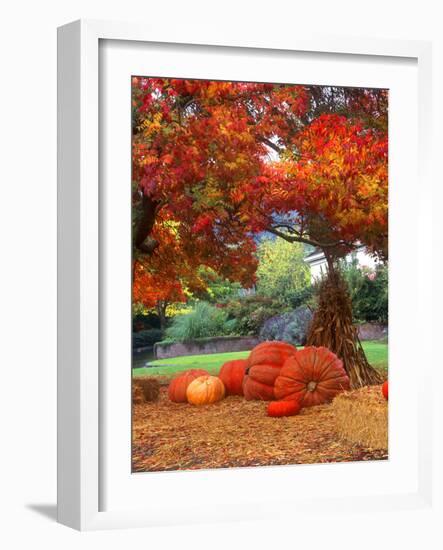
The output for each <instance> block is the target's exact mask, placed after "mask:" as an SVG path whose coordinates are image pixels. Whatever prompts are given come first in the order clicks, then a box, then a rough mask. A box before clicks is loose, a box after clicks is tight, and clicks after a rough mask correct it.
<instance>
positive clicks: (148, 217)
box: [134, 195, 160, 254]
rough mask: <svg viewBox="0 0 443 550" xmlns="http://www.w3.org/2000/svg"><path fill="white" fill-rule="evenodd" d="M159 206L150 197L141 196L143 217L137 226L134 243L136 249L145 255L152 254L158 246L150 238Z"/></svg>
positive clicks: (157, 202) (156, 242)
mask: <svg viewBox="0 0 443 550" xmlns="http://www.w3.org/2000/svg"><path fill="white" fill-rule="evenodd" d="M159 205H160V203H159V201H155V200H153V199H152V198H151V197H149V196H147V195H143V199H142V210H143V215H142V218H141V220H140V223H139V224H138V227H137V232H136V234H135V239H134V241H135V246H136V248H138V250H140V252H143V253H145V254H152V253H153V252H154V250H155V249H156V248H157V247H158V245H159V243H158V241H156V240H155V239H153V238H152V237H151V236H150V235H151V232H152V228H153V227H154V224H155V216H156V214H157V209H158V207H159Z"/></svg>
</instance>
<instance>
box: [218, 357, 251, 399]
mask: <svg viewBox="0 0 443 550" xmlns="http://www.w3.org/2000/svg"><path fill="white" fill-rule="evenodd" d="M247 365H248V362H247V361H246V359H235V360H234V361H228V362H227V363H224V364H223V365H222V368H221V369H220V373H219V375H218V377H219V378H220V380H221V381H222V382H223V384H224V386H225V389H226V395H243V378H244V376H245V372H246V368H247Z"/></svg>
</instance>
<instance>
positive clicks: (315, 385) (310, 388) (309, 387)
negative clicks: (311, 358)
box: [307, 380, 317, 391]
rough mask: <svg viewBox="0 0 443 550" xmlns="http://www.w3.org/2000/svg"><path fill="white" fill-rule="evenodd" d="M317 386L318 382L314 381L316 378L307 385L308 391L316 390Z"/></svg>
mask: <svg viewBox="0 0 443 550" xmlns="http://www.w3.org/2000/svg"><path fill="white" fill-rule="evenodd" d="M316 387H317V382H314V380H311V381H310V382H309V384H308V386H307V388H308V391H314V390H315V388H316Z"/></svg>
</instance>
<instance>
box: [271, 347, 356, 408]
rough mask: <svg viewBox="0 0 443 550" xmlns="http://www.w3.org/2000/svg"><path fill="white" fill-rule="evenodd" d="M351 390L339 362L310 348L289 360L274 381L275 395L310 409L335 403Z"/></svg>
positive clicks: (325, 351)
mask: <svg viewBox="0 0 443 550" xmlns="http://www.w3.org/2000/svg"><path fill="white" fill-rule="evenodd" d="M348 389H349V378H348V376H347V374H346V372H345V369H344V368H343V363H342V362H341V361H340V359H339V358H338V357H337V356H336V355H335V354H334V353H332V351H330V350H328V349H327V348H324V347H319V348H317V347H314V346H309V347H306V348H304V349H303V350H301V351H297V353H296V354H295V355H294V356H293V357H290V358H289V359H287V361H286V362H285V364H284V365H283V367H282V369H281V370H280V374H279V376H278V377H277V378H276V380H275V385H274V394H275V397H276V398H277V399H282V400H285V401H290V400H292V399H294V400H298V401H299V402H300V404H301V406H302V407H311V406H312V405H320V404H321V403H327V402H328V401H332V399H333V398H334V397H335V396H336V395H337V394H338V393H340V392H341V391H343V390H348Z"/></svg>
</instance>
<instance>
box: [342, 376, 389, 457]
mask: <svg viewBox="0 0 443 550" xmlns="http://www.w3.org/2000/svg"><path fill="white" fill-rule="evenodd" d="M332 409H333V411H334V419H335V427H336V431H337V433H338V434H339V435H340V437H341V438H342V439H345V440H346V441H349V442H350V443H356V444H358V445H362V446H363V447H366V448H369V449H385V450H387V449H388V402H387V401H386V400H385V399H384V397H383V396H382V393H381V386H368V387H364V388H360V389H358V390H355V391H349V392H344V393H341V394H340V395H338V396H337V397H336V398H335V399H334V401H333V403H332Z"/></svg>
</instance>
